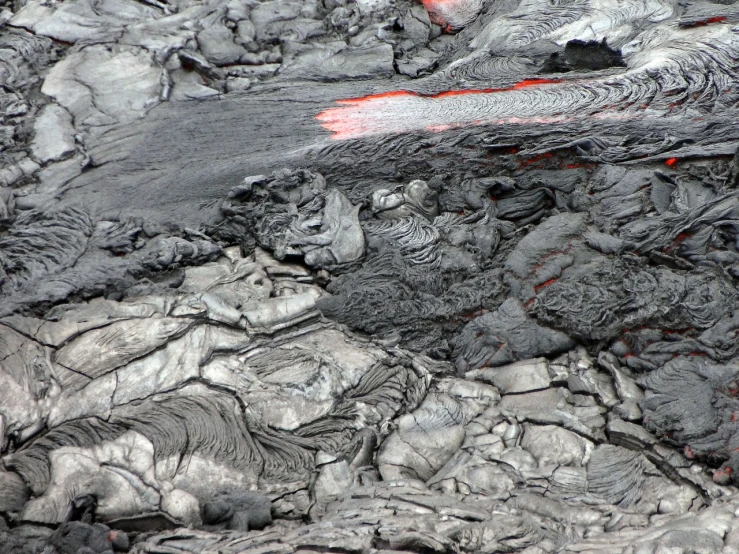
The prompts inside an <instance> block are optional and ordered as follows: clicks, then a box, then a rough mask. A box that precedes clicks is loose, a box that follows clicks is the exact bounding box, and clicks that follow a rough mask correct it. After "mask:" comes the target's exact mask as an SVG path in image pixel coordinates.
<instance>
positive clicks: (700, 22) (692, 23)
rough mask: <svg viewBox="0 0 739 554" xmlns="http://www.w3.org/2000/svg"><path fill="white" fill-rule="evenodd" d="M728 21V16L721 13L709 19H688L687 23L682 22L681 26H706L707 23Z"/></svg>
mask: <svg viewBox="0 0 739 554" xmlns="http://www.w3.org/2000/svg"><path fill="white" fill-rule="evenodd" d="M724 21H726V17H725V16H723V15H719V16H716V17H709V18H708V19H700V20H698V21H688V22H685V23H681V24H680V26H681V27H705V26H706V25H711V24H713V23H723V22H724Z"/></svg>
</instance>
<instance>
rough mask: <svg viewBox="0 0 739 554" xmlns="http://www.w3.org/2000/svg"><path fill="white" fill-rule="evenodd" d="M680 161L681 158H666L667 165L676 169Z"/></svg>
mask: <svg viewBox="0 0 739 554" xmlns="http://www.w3.org/2000/svg"><path fill="white" fill-rule="evenodd" d="M679 161H680V158H667V159H666V160H665V165H666V166H667V167H672V168H673V169H674V167H675V166H676V165H677V162H679Z"/></svg>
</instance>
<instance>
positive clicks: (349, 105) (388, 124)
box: [316, 79, 563, 140]
mask: <svg viewBox="0 0 739 554" xmlns="http://www.w3.org/2000/svg"><path fill="white" fill-rule="evenodd" d="M562 82H563V80H562V79H525V80H523V81H521V82H519V83H516V84H514V85H512V86H510V87H506V88H488V89H469V90H450V91H444V92H439V93H436V94H423V93H419V92H414V91H408V90H396V91H390V92H383V93H379V94H370V95H368V96H362V97H358V98H346V99H342V100H337V101H336V103H337V104H340V105H341V106H342V107H339V108H329V109H327V110H324V111H322V112H321V113H319V114H318V115H317V116H316V119H317V120H318V121H320V122H321V127H323V128H324V129H327V130H329V131H331V132H332V133H333V134H332V135H331V138H332V139H336V140H338V139H350V138H358V137H360V136H367V135H374V134H388V133H399V132H409V131H414V130H420V129H425V130H428V131H435V132H438V131H444V130H447V129H452V128H456V127H461V126H465V125H482V124H485V123H524V122H539V123H550V122H556V121H560V120H561V119H562V116H560V115H555V116H541V117H537V118H531V117H522V116H519V115H517V114H516V113H515V111H516V110H514V111H510V110H509V112H510V113H505V114H501V116H500V117H494V116H493V114H492V113H491V114H490V116H489V117H487V114H485V115H486V117H485V118H484V119H480V118H479V116H478V117H472V116H471V115H470V114H472V113H479V110H476V108H479V106H480V104H485V103H486V102H487V100H480V101H479V102H478V103H474V102H470V100H472V98H474V97H479V96H480V95H495V94H500V93H512V92H514V91H523V90H525V89H529V88H534V87H540V86H547V85H554V84H557V83H562ZM452 100H456V102H455V104H454V105H452V104H449V105H448V106H447V105H446V103H447V102H450V101H452ZM514 105H515V103H514ZM439 114H441V117H440V116H439ZM444 119H446V121H444Z"/></svg>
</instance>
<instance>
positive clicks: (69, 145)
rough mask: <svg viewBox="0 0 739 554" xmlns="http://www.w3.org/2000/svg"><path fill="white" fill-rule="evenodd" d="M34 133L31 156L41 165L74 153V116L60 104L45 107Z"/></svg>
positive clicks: (36, 122) (34, 127)
mask: <svg viewBox="0 0 739 554" xmlns="http://www.w3.org/2000/svg"><path fill="white" fill-rule="evenodd" d="M33 131H34V137H33V142H31V155H32V156H33V157H34V158H36V160H37V161H38V162H39V163H41V164H44V163H47V162H50V161H56V160H61V159H62V158H66V157H67V156H69V155H71V154H72V153H74V151H75V142H74V135H75V130H74V125H73V124H72V116H71V115H69V112H68V111H67V110H65V109H64V108H62V107H61V106H59V105H58V104H48V105H47V106H44V108H43V109H42V110H41V113H39V115H38V116H37V117H36V121H35V122H34V124H33Z"/></svg>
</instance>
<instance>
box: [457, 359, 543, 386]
mask: <svg viewBox="0 0 739 554" xmlns="http://www.w3.org/2000/svg"><path fill="white" fill-rule="evenodd" d="M465 379H471V380H475V381H483V382H485V383H490V384H491V385H495V386H496V387H497V388H498V390H500V392H501V393H502V394H512V393H517V392H531V391H535V390H541V389H545V388H547V387H548V386H549V385H550V384H551V382H552V379H551V377H550V376H549V362H548V361H547V360H546V358H535V359H532V360H521V361H520V362H515V363H512V364H510V365H505V366H500V367H495V368H490V367H489V368H484V369H473V370H472V371H468V372H467V373H466V374H465Z"/></svg>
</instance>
